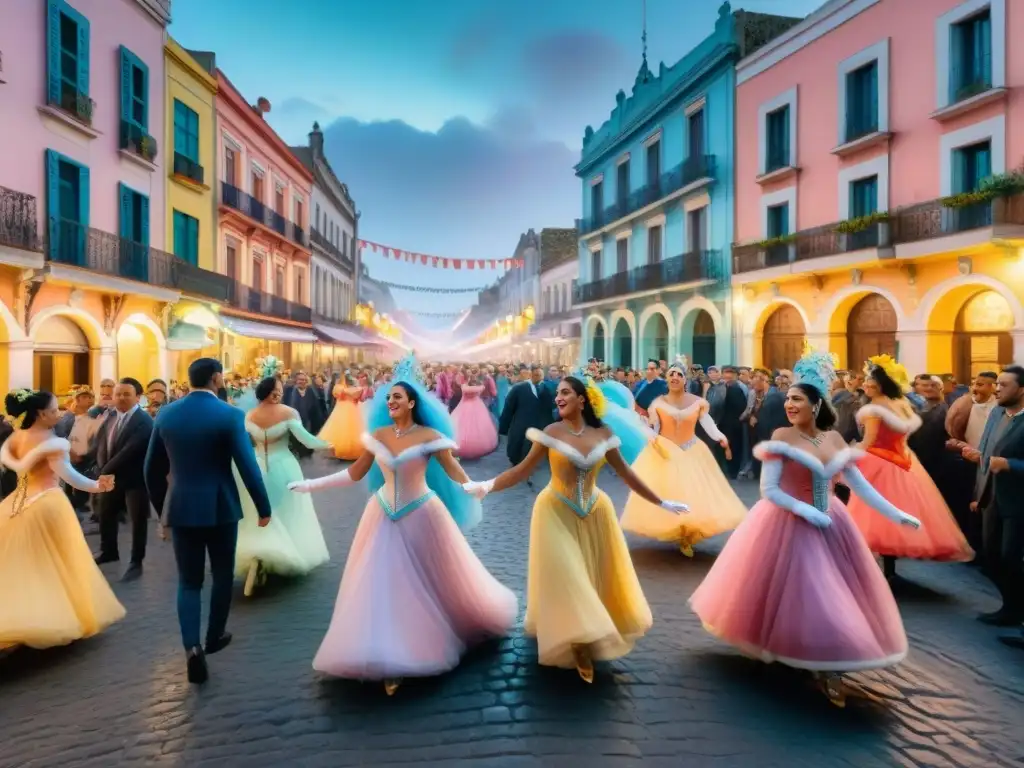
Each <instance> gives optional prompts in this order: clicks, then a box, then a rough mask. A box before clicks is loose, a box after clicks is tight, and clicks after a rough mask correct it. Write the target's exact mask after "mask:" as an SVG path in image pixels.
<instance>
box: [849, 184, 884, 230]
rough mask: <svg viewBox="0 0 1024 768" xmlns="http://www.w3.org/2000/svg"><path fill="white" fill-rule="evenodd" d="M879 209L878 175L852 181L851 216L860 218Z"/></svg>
mask: <svg viewBox="0 0 1024 768" xmlns="http://www.w3.org/2000/svg"><path fill="white" fill-rule="evenodd" d="M877 210H878V177H877V176H868V177H867V178H863V179H857V180H856V181H851V182H850V218H851V219H859V218H860V217H861V216H868V215H870V214H872V213H875V212H876V211H877Z"/></svg>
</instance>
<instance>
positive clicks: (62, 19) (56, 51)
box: [46, 0, 92, 122]
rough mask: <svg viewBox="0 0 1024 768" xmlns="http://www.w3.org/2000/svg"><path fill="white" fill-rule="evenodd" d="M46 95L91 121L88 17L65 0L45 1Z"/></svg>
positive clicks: (49, 100)
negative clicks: (64, 0)
mask: <svg viewBox="0 0 1024 768" xmlns="http://www.w3.org/2000/svg"><path fill="white" fill-rule="evenodd" d="M46 70H47V71H46V99H47V101H48V102H49V103H51V104H54V105H56V106H58V107H60V108H61V109H64V110H67V111H69V112H72V113H73V114H75V115H77V116H78V117H80V118H83V119H86V120H87V121H88V122H91V121H92V107H91V104H90V103H89V99H88V96H89V21H88V19H86V18H85V17H84V16H83V15H82V14H80V13H79V12H78V11H76V10H75V9H74V8H72V7H71V6H70V5H68V4H67V3H65V2H63V1H62V0H50V2H48V3H47V4H46Z"/></svg>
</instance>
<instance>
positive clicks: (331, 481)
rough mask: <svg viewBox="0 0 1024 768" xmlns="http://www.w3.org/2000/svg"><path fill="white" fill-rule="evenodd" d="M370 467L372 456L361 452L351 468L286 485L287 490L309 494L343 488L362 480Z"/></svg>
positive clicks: (366, 452)
mask: <svg viewBox="0 0 1024 768" xmlns="http://www.w3.org/2000/svg"><path fill="white" fill-rule="evenodd" d="M372 466H373V454H372V453H370V452H369V451H363V452H362V453H361V454H359V458H358V459H356V460H355V461H354V462H352V464H351V466H349V467H348V468H347V469H343V470H341V471H340V472H335V473H334V474H333V475H327V476H326V477H316V478H313V479H311V480H300V481H298V482H295V483H288V490H289V491H295V492H296V493H311V492H313V491H322V490H324V489H325V488H344V487H346V486H349V485H354V484H355V483H358V482H359V481H360V480H362V479H363V478H364V477H365V476H366V473H367V472H369V471H370V467H372Z"/></svg>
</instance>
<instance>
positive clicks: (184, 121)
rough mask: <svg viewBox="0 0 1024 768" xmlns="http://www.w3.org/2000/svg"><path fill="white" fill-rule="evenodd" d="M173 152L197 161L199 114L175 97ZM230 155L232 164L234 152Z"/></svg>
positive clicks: (194, 161)
mask: <svg viewBox="0 0 1024 768" xmlns="http://www.w3.org/2000/svg"><path fill="white" fill-rule="evenodd" d="M227 151H228V152H231V150H230V149H229V150H227ZM174 152H175V154H178V155H182V156H183V157H186V158H188V159H189V160H191V161H192V162H193V163H196V164H198V163H199V115H198V114H196V113H195V112H194V111H193V110H192V109H190V108H189V107H187V106H185V105H184V104H182V103H181V102H180V101H178V100H177V99H175V100H174ZM231 155H232V161H231V162H232V165H234V153H233V152H231Z"/></svg>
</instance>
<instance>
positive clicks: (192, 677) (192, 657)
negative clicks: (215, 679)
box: [187, 645, 210, 685]
mask: <svg viewBox="0 0 1024 768" xmlns="http://www.w3.org/2000/svg"><path fill="white" fill-rule="evenodd" d="M187 658H188V661H187V669H188V681H189V682H190V683H195V684H196V685H202V684H203V683H205V682H206V681H207V680H209V678H210V671H209V670H208V669H207V668H206V654H205V653H203V649H202V648H200V647H199V646H198V645H197V646H195V647H194V648H190V649H189V651H188V657H187Z"/></svg>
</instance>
